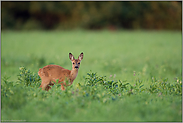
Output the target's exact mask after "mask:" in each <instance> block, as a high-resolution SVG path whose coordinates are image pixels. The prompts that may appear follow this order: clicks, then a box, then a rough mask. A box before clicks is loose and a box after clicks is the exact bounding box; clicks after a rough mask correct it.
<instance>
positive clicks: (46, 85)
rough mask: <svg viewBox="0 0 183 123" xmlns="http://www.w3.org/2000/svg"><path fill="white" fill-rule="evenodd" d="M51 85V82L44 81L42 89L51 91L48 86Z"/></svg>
mask: <svg viewBox="0 0 183 123" xmlns="http://www.w3.org/2000/svg"><path fill="white" fill-rule="evenodd" d="M49 84H50V81H49V80H42V82H41V85H40V88H42V90H47V91H48V90H49V89H51V87H50V86H48V85H49Z"/></svg>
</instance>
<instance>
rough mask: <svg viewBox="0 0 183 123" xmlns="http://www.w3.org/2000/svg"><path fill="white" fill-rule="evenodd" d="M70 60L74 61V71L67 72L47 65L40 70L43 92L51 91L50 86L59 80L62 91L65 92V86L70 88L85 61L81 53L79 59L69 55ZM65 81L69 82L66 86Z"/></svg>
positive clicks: (58, 67) (59, 67) (55, 66)
mask: <svg viewBox="0 0 183 123" xmlns="http://www.w3.org/2000/svg"><path fill="white" fill-rule="evenodd" d="M69 58H70V60H71V61H72V70H67V69H65V68H63V67H61V66H58V65H47V66H45V67H43V68H40V69H39V71H38V75H39V76H40V77H41V80H42V82H41V85H40V87H41V88H42V90H47V91H48V90H49V89H51V87H50V86H53V85H54V82H56V80H57V79H59V82H58V83H60V84H61V89H62V90H65V88H64V86H70V85H71V84H72V83H73V81H74V79H75V78H76V77H77V74H78V69H79V67H80V62H81V60H82V59H83V53H81V54H80V55H79V57H78V59H75V58H74V56H73V55H72V54H71V53H69ZM65 80H66V81H68V82H69V84H68V85H66V83H65Z"/></svg>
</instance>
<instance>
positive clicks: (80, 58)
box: [78, 53, 83, 61]
mask: <svg viewBox="0 0 183 123" xmlns="http://www.w3.org/2000/svg"><path fill="white" fill-rule="evenodd" d="M78 59H79V60H80V61H81V60H82V59H83V53H81V54H80V55H79V57H78Z"/></svg>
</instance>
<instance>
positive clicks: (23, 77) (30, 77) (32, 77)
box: [18, 67, 41, 87]
mask: <svg viewBox="0 0 183 123" xmlns="http://www.w3.org/2000/svg"><path fill="white" fill-rule="evenodd" d="M19 70H20V74H19V75H18V81H19V83H23V84H24V85H25V86H36V87H39V86H40V84H39V83H38V81H40V80H41V78H40V77H39V76H38V74H33V73H31V72H30V70H27V69H26V68H25V67H20V68H19Z"/></svg>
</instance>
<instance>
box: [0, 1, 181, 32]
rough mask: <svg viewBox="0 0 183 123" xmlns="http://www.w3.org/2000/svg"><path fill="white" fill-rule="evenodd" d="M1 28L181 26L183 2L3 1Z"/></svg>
mask: <svg viewBox="0 0 183 123" xmlns="http://www.w3.org/2000/svg"><path fill="white" fill-rule="evenodd" d="M1 28H2V29H3V30H5V29H16V30H22V29H26V30H30V29H74V28H83V29H103V28H108V29H116V28H119V29H164V30H181V29H182V2H181V1H179V2H177V1H168V2H157V1H153V2H134V1H133V2H96V1H95V2H63V1H62V2H60V1H58V2H35V1H31V2H8V1H3V2H1Z"/></svg>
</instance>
